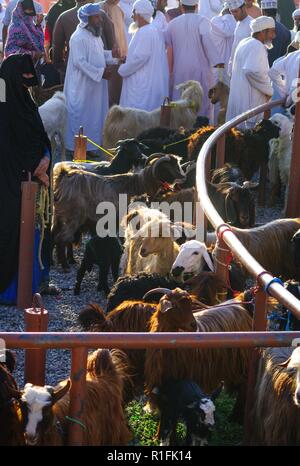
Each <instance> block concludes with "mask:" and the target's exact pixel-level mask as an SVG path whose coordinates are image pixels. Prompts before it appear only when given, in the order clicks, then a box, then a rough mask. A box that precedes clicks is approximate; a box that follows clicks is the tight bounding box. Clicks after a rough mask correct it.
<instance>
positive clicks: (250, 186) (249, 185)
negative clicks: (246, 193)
mask: <svg viewBox="0 0 300 466" xmlns="http://www.w3.org/2000/svg"><path fill="white" fill-rule="evenodd" d="M258 186H259V183H255V182H254V181H244V183H243V187H244V188H248V189H257V188H258Z"/></svg>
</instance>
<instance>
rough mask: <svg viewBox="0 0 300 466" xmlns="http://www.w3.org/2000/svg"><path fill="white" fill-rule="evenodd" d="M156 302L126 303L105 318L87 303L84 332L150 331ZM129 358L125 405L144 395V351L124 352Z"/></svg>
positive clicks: (81, 316) (82, 314)
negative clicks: (141, 394)
mask: <svg viewBox="0 0 300 466" xmlns="http://www.w3.org/2000/svg"><path fill="white" fill-rule="evenodd" d="M156 307H157V306H156V305H155V304H154V303H143V302H142V301H141V300H140V301H127V300H124V301H123V302H121V304H118V305H117V306H116V307H115V308H114V309H113V310H112V311H110V312H109V314H107V316H105V314H104V311H103V310H102V308H101V307H100V306H98V305H97V304H88V305H87V306H86V307H85V308H84V309H82V310H81V311H80V314H79V316H78V321H79V324H80V326H81V327H82V328H83V329H84V331H89V332H122V333H124V332H148V325H149V320H150V317H151V316H152V314H153V313H154V312H155V310H156ZM124 352H125V354H126V356H127V358H128V366H129V369H128V371H127V372H128V374H127V375H128V377H127V379H126V380H125V383H124V390H123V398H124V402H125V404H127V403H129V402H130V401H131V400H133V399H134V398H135V397H136V396H138V395H139V394H140V393H142V389H143V379H144V367H145V351H144V350H138V349H137V350H127V349H126V350H125V349H124ZM115 361H118V356H117V355H116V358H115Z"/></svg>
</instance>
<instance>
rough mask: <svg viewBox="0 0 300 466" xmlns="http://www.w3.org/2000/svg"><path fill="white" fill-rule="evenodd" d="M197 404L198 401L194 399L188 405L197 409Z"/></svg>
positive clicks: (189, 407)
mask: <svg viewBox="0 0 300 466" xmlns="http://www.w3.org/2000/svg"><path fill="white" fill-rule="evenodd" d="M196 406H197V401H193V402H192V403H190V404H189V405H187V406H186V407H187V408H188V409H195V408H196Z"/></svg>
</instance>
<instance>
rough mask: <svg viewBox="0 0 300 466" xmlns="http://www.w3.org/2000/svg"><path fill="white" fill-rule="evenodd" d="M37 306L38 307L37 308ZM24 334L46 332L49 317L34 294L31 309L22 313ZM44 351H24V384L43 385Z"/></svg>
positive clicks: (39, 298) (37, 296)
mask: <svg viewBox="0 0 300 466" xmlns="http://www.w3.org/2000/svg"><path fill="white" fill-rule="evenodd" d="M37 306H38V307H37ZM24 320H25V331H26V332H47V330H48V321H49V315H48V311H46V309H45V308H44V304H43V301H42V298H41V295H40V294H38V293H36V294H35V295H34V297H33V304H32V308H29V309H25V311H24ZM45 365H46V350H45V349H26V351H25V369H24V371H25V372H24V380H25V383H27V382H30V383H32V384H34V385H41V386H43V385H45Z"/></svg>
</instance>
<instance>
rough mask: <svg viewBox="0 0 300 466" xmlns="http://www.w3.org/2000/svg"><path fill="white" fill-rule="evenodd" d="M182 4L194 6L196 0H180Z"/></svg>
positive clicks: (196, 2) (196, 3)
mask: <svg viewBox="0 0 300 466" xmlns="http://www.w3.org/2000/svg"><path fill="white" fill-rule="evenodd" d="M181 3H182V5H185V6H196V5H198V3H199V2H198V0H181Z"/></svg>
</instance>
